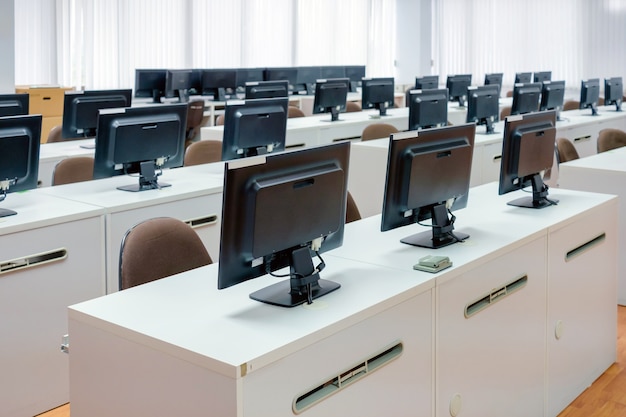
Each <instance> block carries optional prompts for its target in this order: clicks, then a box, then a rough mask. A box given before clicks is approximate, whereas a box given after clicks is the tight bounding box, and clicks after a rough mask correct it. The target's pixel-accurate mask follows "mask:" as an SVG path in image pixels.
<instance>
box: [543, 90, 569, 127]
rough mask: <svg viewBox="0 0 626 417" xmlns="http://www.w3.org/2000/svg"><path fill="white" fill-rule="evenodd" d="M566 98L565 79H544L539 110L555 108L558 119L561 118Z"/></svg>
mask: <svg viewBox="0 0 626 417" xmlns="http://www.w3.org/2000/svg"><path fill="white" fill-rule="evenodd" d="M564 100H565V81H544V82H543V85H542V87H541V103H539V111H545V110H554V111H556V119H557V120H560V116H559V114H560V113H561V110H562V109H563V102H564Z"/></svg>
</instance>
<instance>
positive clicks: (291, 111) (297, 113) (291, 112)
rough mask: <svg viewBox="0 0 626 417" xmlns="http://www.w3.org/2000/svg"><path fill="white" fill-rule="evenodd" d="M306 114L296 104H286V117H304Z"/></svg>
mask: <svg viewBox="0 0 626 417" xmlns="http://www.w3.org/2000/svg"><path fill="white" fill-rule="evenodd" d="M305 116H306V114H304V112H303V111H302V110H300V109H299V108H298V107H296V106H287V117H288V118H292V117H305Z"/></svg>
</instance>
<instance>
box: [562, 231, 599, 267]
mask: <svg viewBox="0 0 626 417" xmlns="http://www.w3.org/2000/svg"><path fill="white" fill-rule="evenodd" d="M605 238H606V233H602V234H601V235H598V236H596V237H594V238H593V239H591V240H590V241H588V242H585V243H583V244H582V245H580V246H577V247H575V248H574V249H572V250H570V251H568V252H567V253H566V254H565V262H568V261H571V260H572V259H574V258H575V257H577V256H578V255H580V254H582V253H583V252H585V251H586V250H587V249H591V248H592V247H594V246H596V245H598V244H600V243H602V242H604V239H605Z"/></svg>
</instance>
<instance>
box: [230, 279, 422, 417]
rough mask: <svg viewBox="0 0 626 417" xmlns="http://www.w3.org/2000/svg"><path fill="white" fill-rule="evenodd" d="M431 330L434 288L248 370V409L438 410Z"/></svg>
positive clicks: (372, 415)
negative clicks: (433, 405) (435, 406)
mask: <svg viewBox="0 0 626 417" xmlns="http://www.w3.org/2000/svg"><path fill="white" fill-rule="evenodd" d="M381 278H385V277H381ZM314 313H315V312H312V314H314ZM432 332H433V315H432V292H431V291H428V292H425V293H422V294H420V295H418V296H416V297H413V298H411V299H409V300H407V301H405V302H403V303H401V304H398V305H396V306H394V307H391V308H389V309H388V310H386V311H383V312H382V313H380V314H377V315H375V316H373V317H370V318H368V319H365V320H363V321H361V322H359V323H357V324H355V325H353V326H351V327H348V328H346V329H344V330H341V331H340V332H337V333H335V334H333V335H331V336H329V337H327V338H325V339H322V340H320V341H319V342H316V343H314V344H311V345H309V346H307V347H305V348H303V349H301V350H299V351H298V352H296V353H294V354H292V355H289V356H287V357H282V358H280V359H278V360H277V361H276V362H275V363H273V364H271V365H269V366H266V367H264V368H262V369H258V370H256V371H255V372H251V373H249V374H248V375H246V376H245V377H244V378H243V391H242V392H243V415H244V416H246V417H266V416H272V417H281V416H284V417H293V416H294V415H295V414H296V413H298V414H300V415H302V416H306V417H314V416H359V417H380V416H432V408H433V407H432V396H433V390H432V377H433V373H432V369H433V349H432V346H433V338H432ZM398 345H400V346H398ZM394 347H395V351H389V350H390V349H393V348H394ZM386 351H387V352H386ZM365 362H367V365H366V367H367V370H365V368H364V367H363V366H362V365H363V364H364V363H365ZM336 378H339V379H341V380H342V381H343V382H341V383H338V381H337V379H336ZM331 381H332V382H331ZM339 385H340V386H339ZM316 388H319V390H317V391H316ZM307 394H309V395H310V398H307V399H303V398H302V397H304V396H305V395H307ZM299 398H300V400H297V399H299ZM307 404H308V407H307ZM294 409H295V410H294Z"/></svg>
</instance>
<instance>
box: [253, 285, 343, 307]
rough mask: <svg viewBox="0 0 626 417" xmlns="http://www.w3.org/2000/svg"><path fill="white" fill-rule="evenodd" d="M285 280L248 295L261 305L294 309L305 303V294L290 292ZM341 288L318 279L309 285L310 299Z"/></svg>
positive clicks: (289, 286)
mask: <svg viewBox="0 0 626 417" xmlns="http://www.w3.org/2000/svg"><path fill="white" fill-rule="evenodd" d="M289 281H290V280H289V279H287V280H285V281H281V282H277V283H276V284H272V285H270V286H269V287H265V288H261V289H260V290H258V291H255V292H253V293H252V294H250V298H252V299H253V300H256V301H261V302H262V303H267V304H272V305H275V306H279V307H295V306H298V305H300V304H304V303H306V302H307V299H308V297H307V294H306V293H294V292H292V291H291V283H290V282H289ZM339 287H341V285H340V284H339V283H336V282H333V281H328V280H325V279H320V280H319V281H317V283H315V284H312V285H311V292H312V299H316V298H319V297H321V296H323V295H326V294H328V293H330V292H332V291H335V290H336V289H338V288H339Z"/></svg>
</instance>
